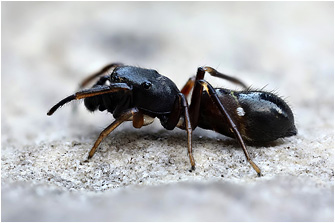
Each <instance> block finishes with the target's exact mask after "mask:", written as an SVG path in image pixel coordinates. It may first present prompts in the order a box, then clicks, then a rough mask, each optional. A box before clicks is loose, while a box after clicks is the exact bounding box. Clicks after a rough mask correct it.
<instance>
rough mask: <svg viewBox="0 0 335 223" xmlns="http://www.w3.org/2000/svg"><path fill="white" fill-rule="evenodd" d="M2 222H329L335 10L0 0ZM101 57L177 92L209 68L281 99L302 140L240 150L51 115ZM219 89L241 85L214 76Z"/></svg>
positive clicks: (76, 106) (306, 5) (68, 114)
mask: <svg viewBox="0 0 335 223" xmlns="http://www.w3.org/2000/svg"><path fill="white" fill-rule="evenodd" d="M1 6H2V7H1V8H2V9H1V10H2V11H1V19H2V28H1V29H2V30H1V31H2V48H1V54H2V57H1V62H2V66H1V108H2V111H1V147H2V148H1V152H2V153H1V174H2V177H1V185H2V194H1V195H2V200H1V201H2V205H1V208H2V220H3V221H23V220H30V221H132V220H140V221H152V220H155V221H161V220H163V221H170V220H173V221H175V220H179V221H190V220H201V221H211V220H216V221H333V220H334V213H333V210H334V152H333V149H334V138H333V136H334V130H333V128H334V3H333V2H2V3H1ZM110 62H123V63H125V64H129V65H136V66H140V67H145V68H153V69H157V70H158V71H159V72H160V73H161V74H163V75H165V76H168V77H169V78H170V79H172V80H173V81H174V82H175V83H176V85H177V86H178V87H182V86H183V84H184V83H185V82H186V81H187V80H188V78H189V77H190V76H191V75H194V74H195V72H196V69H197V67H199V66H203V65H208V66H212V67H214V68H216V69H218V70H219V71H221V72H224V73H227V74H230V75H233V76H236V77H238V78H240V79H242V80H244V82H245V83H247V84H248V85H250V86H251V87H252V88H255V89H261V88H264V90H267V91H274V92H276V93H277V94H279V95H281V96H283V98H285V100H286V101H287V102H288V104H289V105H290V106H291V107H292V109H293V112H294V114H295V119H296V126H297V128H298V131H299V134H298V135H297V136H295V137H290V138H286V139H280V140H277V141H276V142H274V143H272V144H271V145H267V146H265V147H262V146H259V147H254V146H248V148H249V150H250V153H251V155H252V157H253V160H254V161H255V162H256V163H257V164H258V165H259V167H260V168H261V169H262V171H263V174H264V176H263V177H261V178H257V177H256V174H255V172H254V171H253V170H252V168H251V167H250V165H249V164H248V163H246V162H245V157H244V155H243V152H242V150H241V149H240V147H239V145H238V143H236V142H235V140H233V139H229V138H227V137H225V136H222V135H219V134H216V133H214V132H211V131H205V130H201V129H196V131H195V132H194V136H193V145H194V157H195V160H196V165H197V166H196V167H197V169H196V171H194V172H192V173H190V172H189V171H188V169H189V168H190V165H189V160H188V157H187V152H186V145H187V144H186V133H185V132H183V131H181V130H178V129H176V130H174V131H167V130H164V129H163V127H161V126H160V124H159V122H158V121H157V120H156V121H155V123H154V124H153V125H151V126H148V127H143V128H142V129H140V130H137V129H133V128H132V125H131V123H126V124H124V125H122V126H120V127H119V128H118V129H116V130H115V131H114V132H113V133H112V134H111V135H110V136H109V137H107V138H106V139H105V140H104V141H103V143H102V144H101V145H100V148H99V149H98V151H97V152H96V154H95V156H94V157H93V159H92V160H91V161H90V162H89V163H82V161H83V160H84V159H85V158H86V156H87V153H88V151H89V150H90V148H91V146H92V145H93V143H94V141H95V140H96V138H97V137H98V135H99V133H100V132H101V131H102V129H103V128H105V127H106V126H107V125H109V124H110V123H111V122H112V121H113V117H112V116H111V115H110V114H107V113H101V112H96V113H89V112H87V111H86V110H85V108H84V106H83V103H81V102H73V103H72V105H66V106H64V107H62V108H61V109H60V110H58V111H57V112H56V113H55V114H54V115H53V116H51V117H48V116H47V115H46V112H47V111H48V109H49V108H50V107H51V106H52V105H54V104H55V103H57V102H58V101H59V100H61V99H62V98H64V97H66V96H68V95H70V94H72V93H73V92H75V91H76V89H77V87H78V84H79V82H80V81H81V80H82V79H83V78H85V77H86V76H87V75H89V74H90V73H92V72H95V71H97V70H99V69H100V68H101V67H102V66H104V65H106V64H107V63H110ZM206 79H208V80H209V82H211V83H212V84H213V85H214V86H218V87H227V88H231V89H234V90H236V89H239V88H238V87H237V86H235V85H232V84H230V83H227V82H225V81H222V80H217V79H215V78H211V77H206Z"/></svg>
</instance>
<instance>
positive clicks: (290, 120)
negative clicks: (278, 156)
mask: <svg viewBox="0 0 335 223" xmlns="http://www.w3.org/2000/svg"><path fill="white" fill-rule="evenodd" d="M215 90H216V93H217V95H218V96H219V99H220V101H221V102H222V104H223V106H224V107H225V108H226V110H227V111H228V113H229V114H230V116H231V118H232V119H233V121H234V123H235V124H236V125H237V127H238V129H239V131H240V133H241V135H242V138H243V139H244V140H246V141H248V142H255V143H262V142H270V141H273V140H276V139H278V138H283V137H288V136H292V135H296V134H297V130H296V128H295V125H294V117H293V113H292V111H291V109H290V107H289V106H288V105H287V104H286V103H285V102H284V100H283V99H281V98H280V97H278V96H277V95H275V94H272V93H269V92H263V91H242V92H234V91H230V90H227V89H215ZM210 100H211V99H210V98H209V96H208V95H207V94H206V93H203V94H202V99H201V106H202V107H206V108H205V109H202V110H201V112H200V116H199V127H201V128H205V129H212V130H214V131H216V132H219V133H221V134H224V135H226V136H229V137H234V134H233V132H232V131H231V130H230V126H229V125H228V121H227V120H222V119H225V118H224V117H223V116H222V114H221V113H220V111H219V110H218V109H217V108H216V106H215V105H214V104H213V102H211V101H210ZM218 120H222V121H218Z"/></svg>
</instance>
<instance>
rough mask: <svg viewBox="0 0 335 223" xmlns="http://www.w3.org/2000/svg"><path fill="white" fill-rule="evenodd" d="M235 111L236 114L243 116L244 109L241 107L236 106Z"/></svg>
mask: <svg viewBox="0 0 335 223" xmlns="http://www.w3.org/2000/svg"><path fill="white" fill-rule="evenodd" d="M236 113H237V114H238V116H244V115H245V111H244V110H243V108H242V107H238V108H236Z"/></svg>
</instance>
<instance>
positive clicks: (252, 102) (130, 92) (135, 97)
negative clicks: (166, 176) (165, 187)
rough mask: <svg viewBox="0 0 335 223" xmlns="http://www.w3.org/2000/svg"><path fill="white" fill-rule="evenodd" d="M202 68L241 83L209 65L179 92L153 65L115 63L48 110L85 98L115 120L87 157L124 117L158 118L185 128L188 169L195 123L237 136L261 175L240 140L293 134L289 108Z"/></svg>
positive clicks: (137, 122)
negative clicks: (217, 81)
mask: <svg viewBox="0 0 335 223" xmlns="http://www.w3.org/2000/svg"><path fill="white" fill-rule="evenodd" d="M206 71H207V72H208V73H209V74H211V75H213V76H216V77H220V78H223V79H226V80H229V81H232V82H234V83H237V84H240V85H242V86H243V87H245V85H244V84H243V82H241V81H239V80H238V79H236V78H233V77H230V76H227V75H225V74H222V73H219V72H217V71H216V70H215V69H213V68H211V67H200V68H198V72H197V75H196V77H195V78H190V80H189V81H188V82H187V83H186V85H185V86H184V87H183V89H182V90H181V91H179V90H178V88H177V87H176V85H175V84H174V83H173V82H172V81H171V80H170V79H168V78H167V77H165V76H163V75H160V74H159V73H158V72H157V71H155V70H151V69H143V68H139V67H133V66H125V65H122V64H119V63H113V64H110V65H107V66H106V67H104V68H103V69H102V70H101V71H99V72H97V73H95V74H93V75H91V76H89V77H88V78H87V79H85V80H84V81H83V82H82V84H81V87H84V86H86V85H87V84H88V83H89V82H90V81H92V80H93V79H94V78H97V77H99V76H101V77H100V79H99V80H98V81H97V83H96V84H95V85H94V86H93V87H92V88H90V89H87V90H81V91H78V92H76V93H75V94H73V95H70V96H68V97H66V98H64V99H63V100H61V101H60V102H59V103H57V104H56V105H55V106H53V107H52V108H51V109H50V110H49V112H48V113H47V114H48V115H52V114H53V113H54V112H55V111H56V110H57V109H58V108H59V107H60V106H62V105H64V104H66V103H68V102H70V101H72V100H78V99H84V103H85V106H86V108H87V109H88V110H90V111H95V110H100V111H105V110H107V111H108V112H110V113H112V114H113V116H114V118H115V121H114V122H113V123H112V124H110V125H109V126H108V127H107V128H106V129H104V130H103V131H102V132H101V134H100V136H99V137H98V139H97V140H96V142H95V144H94V146H93V147H92V149H91V151H90V152H89V156H88V159H90V158H91V157H92V156H93V155H94V153H95V150H96V149H97V148H98V146H99V144H100V143H101V141H102V140H103V139H104V138H105V137H106V136H107V135H108V134H109V133H111V132H112V131H113V130H114V129H115V128H116V127H117V126H119V125H120V124H121V123H123V122H124V121H132V122H133V126H134V127H135V128H141V127H142V126H144V125H148V124H151V123H152V122H153V119H154V118H156V117H157V118H158V119H159V120H160V122H161V124H162V126H163V127H164V128H166V129H168V130H172V129H174V128H175V127H179V128H182V129H185V130H186V131H187V142H188V146H187V148H188V155H189V159H190V163H191V167H192V170H193V169H194V168H195V161H194V158H193V154H192V140H191V136H192V130H193V129H195V128H196V127H197V126H199V127H201V128H205V129H210V130H214V131H216V132H219V133H221V134H224V135H226V136H230V137H234V138H236V139H237V140H238V141H239V143H240V144H241V147H242V149H243V152H244V154H245V156H246V158H247V160H248V162H249V163H250V164H251V166H252V167H253V168H254V170H255V171H256V172H257V174H258V175H259V176H260V175H261V171H260V169H259V167H258V166H257V165H256V164H255V163H254V162H253V161H252V160H251V158H250V156H249V154H248V151H247V149H246V147H245V145H244V141H243V140H245V141H248V142H268V141H273V140H275V139H277V138H282V137H287V136H291V135H295V134H296V129H295V126H294V120H293V115H292V112H291V109H290V108H289V107H288V105H287V104H286V103H285V102H284V101H283V100H282V99H280V98H279V97H277V96H276V95H274V94H271V93H268V92H263V91H248V90H246V91H241V92H234V91H231V90H228V89H221V88H216V89H214V88H213V87H212V86H211V85H210V84H209V83H208V82H206V81H205V80H204V75H205V72H206ZM193 88H194V89H193ZM192 89H193V93H192V98H191V104H190V106H188V103H187V100H186V97H185V96H187V95H188V94H189V93H190V91H191V90H192ZM204 89H205V91H204Z"/></svg>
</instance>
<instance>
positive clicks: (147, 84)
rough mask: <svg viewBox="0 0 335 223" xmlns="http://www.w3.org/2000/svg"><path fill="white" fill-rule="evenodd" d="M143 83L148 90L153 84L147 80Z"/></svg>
mask: <svg viewBox="0 0 335 223" xmlns="http://www.w3.org/2000/svg"><path fill="white" fill-rule="evenodd" d="M141 85H142V87H143V88H144V89H146V90H148V89H150V88H151V85H152V84H151V83H150V82H148V81H146V82H143V83H142V84H141Z"/></svg>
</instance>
